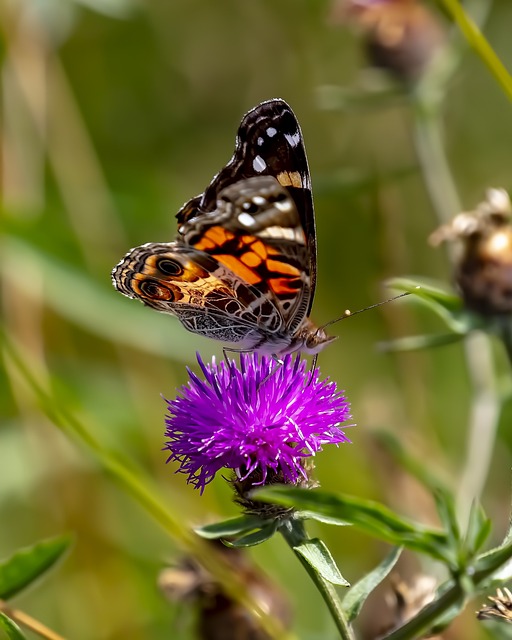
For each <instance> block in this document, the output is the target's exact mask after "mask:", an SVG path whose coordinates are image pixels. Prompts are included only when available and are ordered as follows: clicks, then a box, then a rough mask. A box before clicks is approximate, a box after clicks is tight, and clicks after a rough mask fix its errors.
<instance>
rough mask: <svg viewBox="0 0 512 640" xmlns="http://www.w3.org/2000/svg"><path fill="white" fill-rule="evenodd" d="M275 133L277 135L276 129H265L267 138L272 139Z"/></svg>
mask: <svg viewBox="0 0 512 640" xmlns="http://www.w3.org/2000/svg"><path fill="white" fill-rule="evenodd" d="M276 133H277V129H276V128H274V127H269V128H268V129H267V136H268V137H269V138H273V137H274V136H275V135H276Z"/></svg>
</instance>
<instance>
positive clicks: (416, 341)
mask: <svg viewBox="0 0 512 640" xmlns="http://www.w3.org/2000/svg"><path fill="white" fill-rule="evenodd" d="M464 335H465V334H463V333H434V334H429V335H419V336H405V337H404V338H397V339H396V340H389V341H387V342H379V344H378V349H379V351H381V352H383V353H397V352H399V351H421V350H422V349H432V348H434V347H444V346H446V345H449V344H454V343H455V342H460V341H461V340H464Z"/></svg>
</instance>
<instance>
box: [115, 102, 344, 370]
mask: <svg viewBox="0 0 512 640" xmlns="http://www.w3.org/2000/svg"><path fill="white" fill-rule="evenodd" d="M177 218H178V224H179V227H178V235H177V237H176V239H175V240H174V242H167V243H148V244H143V245H142V246H140V247H136V248H135V249H132V250H131V251H130V252H129V253H128V254H127V255H126V256H125V257H124V258H123V259H122V260H121V262H120V263H119V264H118V265H117V266H116V267H115V269H114V270H113V272H112V280H113V283H114V286H115V287H116V288H117V289H118V290H119V291H120V292H121V293H123V294H124V295H126V296H128V297H130V298H137V299H139V300H141V301H142V302H143V303H144V304H146V305H148V306H150V307H153V308H154V309H157V310H158V311H163V312H164V313H170V314H172V315H175V316H176V317H177V318H178V319H179V320H180V322H181V323H182V324H183V326H184V327H185V328H186V329H188V330H189V331H192V332H194V333H198V334H201V335H203V336H207V337H209V338H214V339H216V340H221V341H222V342H224V343H225V344H226V345H227V348H228V350H232V351H257V352H259V353H264V354H271V355H273V356H274V357H278V356H282V355H284V354H287V353H291V352H294V351H303V352H306V353H311V354H316V353H318V351H320V350H321V349H322V348H323V347H324V346H325V345H326V344H328V343H329V342H331V341H332V340H334V338H333V337H329V336H327V335H326V333H325V332H324V330H323V329H322V328H319V327H316V326H315V325H314V324H313V323H312V322H311V320H310V319H309V314H310V311H311V306H312V304H313V296H314V293H315V281H316V234H315V217H314V210H313V200H312V195H311V179H310V176H309V169H308V163H307V159H306V151H305V148H304V141H303V138H302V132H301V130H300V126H299V123H298V121H297V118H296V117H295V114H294V113H293V111H292V110H291V108H290V107H289V106H288V105H287V104H286V102H284V101H283V100H280V99H275V100H267V101H266V102H262V103H261V104H259V105H257V106H256V107H254V109H251V111H249V112H248V113H247V114H246V115H245V116H244V117H243V119H242V122H241V124H240V128H239V130H238V136H237V139H236V145H235V152H234V154H233V157H232V158H231V160H230V161H229V162H228V164H227V165H226V166H225V167H224V168H223V169H221V171H220V172H219V173H218V174H217V175H216V176H215V177H214V178H213V180H212V182H211V183H210V185H209V186H208V187H207V188H206V190H205V192H204V193H202V194H201V195H199V196H196V197H195V198H192V200H190V201H189V202H187V203H186V204H185V205H184V206H183V207H182V208H181V210H180V211H179V212H178V214H177Z"/></svg>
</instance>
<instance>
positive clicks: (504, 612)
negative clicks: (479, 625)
mask: <svg viewBox="0 0 512 640" xmlns="http://www.w3.org/2000/svg"><path fill="white" fill-rule="evenodd" d="M488 599H489V600H490V601H491V602H492V604H485V605H484V606H483V607H482V608H481V609H480V610H479V611H477V612H476V617H477V618H478V619H479V620H492V619H493V618H498V619H500V620H505V621H506V622H512V593H511V592H510V591H509V590H508V589H507V588H504V589H497V590H496V595H495V596H488Z"/></svg>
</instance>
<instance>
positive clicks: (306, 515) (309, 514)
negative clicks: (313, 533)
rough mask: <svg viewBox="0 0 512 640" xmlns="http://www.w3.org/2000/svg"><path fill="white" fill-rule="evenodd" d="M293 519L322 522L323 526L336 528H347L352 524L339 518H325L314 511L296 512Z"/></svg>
mask: <svg viewBox="0 0 512 640" xmlns="http://www.w3.org/2000/svg"><path fill="white" fill-rule="evenodd" d="M293 518H294V519H295V520H315V521H316V522H322V523H323V524H333V525H335V526H336V527H347V526H349V525H350V522H345V521H344V520H340V519H339V518H331V517H329V516H324V515H321V514H318V513H315V512H314V511H296V512H295V513H294V514H293Z"/></svg>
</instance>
